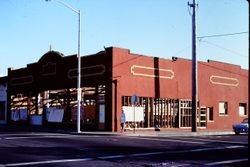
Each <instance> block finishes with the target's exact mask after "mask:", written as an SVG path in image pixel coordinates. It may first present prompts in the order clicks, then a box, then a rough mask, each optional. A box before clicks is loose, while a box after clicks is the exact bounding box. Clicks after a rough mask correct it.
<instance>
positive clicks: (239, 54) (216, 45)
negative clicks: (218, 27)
mask: <svg viewBox="0 0 250 167" xmlns="http://www.w3.org/2000/svg"><path fill="white" fill-rule="evenodd" d="M200 42H203V43H207V44H210V45H212V46H215V47H217V48H220V49H222V50H225V51H228V52H230V53H232V54H236V55H238V56H241V57H246V56H244V55H243V54H241V53H238V52H236V51H233V50H231V49H228V48H225V47H223V46H220V45H218V44H214V43H212V42H208V41H204V40H202V41H200Z"/></svg>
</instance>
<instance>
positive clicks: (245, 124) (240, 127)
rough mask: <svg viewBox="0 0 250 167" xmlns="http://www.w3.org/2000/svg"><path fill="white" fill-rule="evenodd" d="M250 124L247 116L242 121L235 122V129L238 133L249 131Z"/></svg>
mask: <svg viewBox="0 0 250 167" xmlns="http://www.w3.org/2000/svg"><path fill="white" fill-rule="evenodd" d="M248 126H249V125H248V118H245V119H243V121H242V122H241V123H238V124H233V131H234V133H235V134H236V135H238V134H240V133H248Z"/></svg>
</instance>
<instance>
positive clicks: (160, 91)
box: [6, 47, 249, 131]
mask: <svg viewBox="0 0 250 167" xmlns="http://www.w3.org/2000/svg"><path fill="white" fill-rule="evenodd" d="M81 62H82V64H81V65H82V68H81V75H82V76H81V87H82V97H83V99H82V107H81V108H82V111H81V113H82V114H81V118H82V121H81V125H82V130H105V131H119V130H120V113H121V109H124V110H125V113H126V115H127V128H136V129H145V128H149V129H150V128H154V127H156V126H159V127H160V128H162V129H171V128H179V129H189V128H190V129H191V126H192V125H191V122H192V114H191V103H192V102H191V96H192V94H191V92H192V85H191V84H192V81H191V78H192V77H191V76H192V75H191V73H192V71H191V60H187V59H182V58H179V57H178V58H177V57H173V58H172V59H162V58H158V57H149V56H144V55H139V54H133V53H130V51H129V50H128V49H121V48H115V47H110V48H106V49H105V50H104V51H101V52H99V53H97V54H93V55H88V56H83V57H81ZM197 67H198V68H197V69H198V80H197V81H198V110H197V119H196V120H197V127H198V129H206V130H217V129H220V130H222V129H225V130H226V129H227V130H230V129H231V128H232V124H233V123H236V122H240V121H241V120H242V119H243V118H245V117H248V111H247V106H248V105H249V104H248V70H245V69H241V67H240V66H237V65H232V64H227V63H222V62H216V61H211V60H209V61H208V62H198V66H197ZM7 85H8V89H7V96H8V98H7V101H8V105H7V106H8V107H7V108H8V110H7V111H8V112H7V117H6V118H7V123H9V124H13V123H18V124H30V123H31V124H39V125H41V126H46V125H50V124H54V125H63V126H69V125H72V126H76V86H77V57H76V55H72V56H64V55H62V54H61V53H59V52H55V51H50V52H48V53H46V54H45V55H43V56H42V57H41V59H40V60H39V61H38V62H37V63H33V64H28V65H27V67H25V68H22V69H16V70H13V69H9V70H8V76H7Z"/></svg>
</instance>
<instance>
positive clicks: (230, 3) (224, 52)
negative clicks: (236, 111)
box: [0, 0, 249, 76]
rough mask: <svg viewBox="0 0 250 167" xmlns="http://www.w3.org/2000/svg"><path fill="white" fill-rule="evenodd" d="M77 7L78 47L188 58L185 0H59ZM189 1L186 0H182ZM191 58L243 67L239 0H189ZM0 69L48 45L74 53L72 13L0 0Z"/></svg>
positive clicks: (243, 16)
mask: <svg viewBox="0 0 250 167" xmlns="http://www.w3.org/2000/svg"><path fill="white" fill-rule="evenodd" d="M61 1H63V2H64V3H66V4H68V5H70V6H72V7H73V8H75V9H76V10H81V41H82V43H81V55H82V56H84V55H89V54H94V53H97V52H99V51H101V50H103V49H104V47H109V46H114V47H121V48H127V49H130V50H131V52H132V53H138V54H143V55H147V56H155V57H160V58H166V59H171V57H172V56H176V57H182V58H187V59H191V58H192V54H191V53H192V52H191V51H192V47H191V46H192V40H191V37H192V33H191V32H192V31H191V30H192V20H191V15H190V12H189V10H190V9H189V7H188V5H187V3H188V0H61ZM189 2H190V3H192V0H189ZM196 2H197V3H198V9H197V13H196V16H197V19H196V21H197V24H196V26H197V37H200V36H210V35H221V34H231V33H239V34H236V35H228V36H220V37H206V38H202V39H201V40H197V60H199V61H207V60H208V59H210V60H216V61H222V62H226V63H231V64H237V65H240V66H241V67H242V68H244V69H248V61H249V57H248V30H249V28H248V25H249V23H248V14H249V13H248V2H247V0H197V1H196ZM0 17H1V19H0V25H1V28H0V58H1V63H0V75H1V76H3V75H4V76H5V75H7V68H9V67H13V68H14V69H17V68H23V67H26V65H27V64H30V63H34V62H37V61H38V60H39V59H40V58H41V57H42V56H43V55H44V54H45V53H46V52H47V51H48V50H49V48H50V45H51V46H52V49H53V50H56V51H59V52H62V53H63V54H64V55H71V54H76V53H77V33H78V17H77V14H76V13H74V12H73V11H71V10H70V9H69V8H66V7H65V6H63V5H62V4H60V3H58V2H56V1H55V0H51V1H50V2H46V1H45V0H0Z"/></svg>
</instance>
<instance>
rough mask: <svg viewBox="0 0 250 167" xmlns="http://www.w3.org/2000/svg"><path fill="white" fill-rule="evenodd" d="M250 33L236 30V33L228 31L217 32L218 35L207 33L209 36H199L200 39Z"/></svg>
mask: <svg viewBox="0 0 250 167" xmlns="http://www.w3.org/2000/svg"><path fill="white" fill-rule="evenodd" d="M247 33H249V32H248V31H243V32H236V33H227V34H216V35H207V36H200V37H197V38H198V39H199V40H201V39H203V38H212V37H225V36H231V35H240V34H247Z"/></svg>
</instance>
